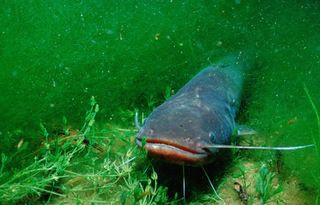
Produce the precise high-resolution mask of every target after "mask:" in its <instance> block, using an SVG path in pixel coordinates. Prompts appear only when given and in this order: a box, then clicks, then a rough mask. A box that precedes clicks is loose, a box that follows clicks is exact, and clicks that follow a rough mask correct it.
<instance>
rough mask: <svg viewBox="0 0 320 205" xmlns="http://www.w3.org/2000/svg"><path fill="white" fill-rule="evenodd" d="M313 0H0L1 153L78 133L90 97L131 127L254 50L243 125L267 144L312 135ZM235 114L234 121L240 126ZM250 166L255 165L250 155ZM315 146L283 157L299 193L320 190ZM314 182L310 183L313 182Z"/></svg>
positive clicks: (111, 118)
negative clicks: (198, 76) (217, 67)
mask: <svg viewBox="0 0 320 205" xmlns="http://www.w3.org/2000/svg"><path fill="white" fill-rule="evenodd" d="M319 10H320V5H319V3H318V2H317V1H312V0H309V1H278V0H277V1H276V0H270V1H256V0H250V1H241V0H233V1H191V0H190V1H183V2H180V1H175V0H171V1H98V0H97V1H72V2H71V1H62V0H56V1H39V2H34V1H6V0H4V1H2V2H1V6H0V93H1V98H0V109H1V110H0V111H1V115H0V120H1V123H0V132H1V135H0V137H1V138H0V142H1V150H0V152H5V153H7V154H10V153H12V152H14V151H15V149H16V148H15V145H16V144H17V143H18V142H19V141H20V140H21V139H22V138H23V139H24V140H25V141H26V142H29V143H30V147H29V148H30V149H32V145H33V144H39V143H40V141H41V140H43V139H39V137H38V135H36V134H34V133H37V132H38V131H39V130H40V128H39V123H40V122H43V123H44V124H45V125H46V127H47V129H48V130H49V131H52V130H54V129H56V128H57V127H60V126H61V124H62V117H63V116H67V119H68V123H69V124H71V125H72V126H74V127H79V126H80V122H82V121H83V116H84V115H85V112H86V109H87V107H88V106H87V105H88V102H89V99H90V97H91V96H95V98H96V100H97V101H98V102H99V104H100V112H99V115H98V116H97V119H96V120H97V121H98V122H101V123H105V122H111V123H118V124H122V125H126V126H131V125H132V121H133V120H132V113H133V111H134V109H139V110H142V111H146V112H148V111H150V110H151V109H152V107H153V106H155V105H158V104H160V103H161V102H162V101H163V100H164V95H165V91H166V89H167V88H170V89H173V90H175V91H177V90H178V89H179V88H180V87H181V86H183V85H184V84H185V83H186V82H187V81H188V80H189V79H190V78H191V77H192V76H193V75H194V74H195V73H197V72H198V71H199V70H201V69H202V68H204V67H205V66H206V65H208V64H210V63H212V62H214V61H215V60H216V59H219V58H220V57H223V56H224V55H227V54H228V53H230V52H234V51H239V50H252V51H253V52H254V53H255V54H256V56H257V65H256V67H254V68H253V70H252V71H251V73H250V76H249V78H248V86H247V89H246V92H247V93H246V94H245V96H246V99H244V100H245V106H244V109H242V110H241V113H240V118H244V119H245V123H246V124H248V125H250V126H252V127H254V128H255V129H257V130H258V131H259V132H260V133H261V136H260V135H259V137H262V138H263V139H262V140H261V141H262V143H263V144H264V145H287V146H289V145H300V144H309V143H313V142H312V137H317V133H318V131H317V124H316V116H315V114H314V112H313V110H312V107H311V105H310V103H309V101H308V99H307V96H306V94H305V92H304V90H303V85H304V84H305V85H306V86H307V87H308V89H309V91H310V94H311V96H312V98H313V100H314V102H315V104H316V106H318V107H320V100H319V99H320V92H319V90H318V89H319V78H320V70H319V64H320V63H319V62H320V58H319V54H320V39H319V38H320V37H319V32H320V27H319V25H320V12H319ZM241 116H243V117H241ZM258 157H259V156H258ZM317 160H318V159H317V158H316V154H315V151H314V149H308V150H304V151H297V152H290V153H284V154H283V161H284V165H285V167H286V169H288V170H293V171H294V173H295V175H296V176H298V177H299V178H300V179H301V180H302V181H303V182H304V183H305V184H306V186H308V187H313V188H316V187H317V185H318V183H319V182H320V176H319V173H318V172H317V170H319V169H320V167H319V164H318V163H319V161H317ZM315 179H316V180H315Z"/></svg>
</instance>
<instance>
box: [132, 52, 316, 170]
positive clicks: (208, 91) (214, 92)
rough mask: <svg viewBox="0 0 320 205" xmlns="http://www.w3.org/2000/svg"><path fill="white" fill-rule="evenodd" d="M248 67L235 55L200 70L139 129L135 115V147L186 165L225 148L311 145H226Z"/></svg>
mask: <svg viewBox="0 0 320 205" xmlns="http://www.w3.org/2000/svg"><path fill="white" fill-rule="evenodd" d="M240 54H241V53H240ZM240 58H241V59H240ZM249 66H250V64H246V62H245V61H244V60H243V57H242V56H241V55H237V56H229V57H227V58H224V59H222V60H221V61H219V62H218V63H217V64H215V65H211V66H208V67H207V68H205V69H203V70H202V71H201V72H200V73H198V74H197V75H196V76H194V77H193V78H192V79H191V80H190V81H189V82H188V83H187V84H186V85H185V86H183V87H182V88H181V89H180V90H179V91H178V92H177V93H176V94H175V95H174V96H172V97H171V98H170V99H168V100H167V101H165V102H164V103H163V104H161V105H160V106H159V107H157V108H156V109H155V110H154V111H153V112H152V113H151V114H150V116H149V117H148V118H147V119H146V120H145V122H144V124H143V125H142V127H140V125H139V123H138V119H137V115H136V126H137V127H138V129H139V132H138V134H137V136H136V143H137V144H138V145H139V146H140V147H142V146H143V147H144V149H146V150H147V151H148V154H149V155H151V156H154V157H157V158H160V159H163V160H165V161H167V162H172V163H175V164H181V165H190V166H202V165H203V164H207V163H210V162H212V161H213V160H214V159H215V155H216V153H217V152H218V151H219V149H225V148H244V149H276V150H293V149H300V148H306V147H310V146H313V145H304V146H296V147H252V146H233V145H230V143H231V136H232V135H233V134H234V133H236V132H235V130H236V123H235V117H236V114H237V111H238V108H239V104H240V97H241V92H242V87H243V81H244V76H245V72H246V71H247V70H248V69H249Z"/></svg>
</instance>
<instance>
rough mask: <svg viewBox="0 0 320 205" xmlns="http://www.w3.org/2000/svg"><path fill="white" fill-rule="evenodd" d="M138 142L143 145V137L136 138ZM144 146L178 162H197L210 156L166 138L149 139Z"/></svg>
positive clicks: (158, 154)
mask: <svg viewBox="0 0 320 205" xmlns="http://www.w3.org/2000/svg"><path fill="white" fill-rule="evenodd" d="M136 143H137V144H138V145H139V146H140V147H142V140H141V139H136ZM144 148H145V149H146V150H148V152H149V153H151V154H152V155H157V156H165V158H167V159H168V158H169V161H173V160H170V159H174V160H177V161H176V163H178V164H182V163H183V162H187V161H193V162H197V161H200V160H202V159H205V158H207V157H208V154H207V153H205V152H197V151H194V150H192V149H190V148H187V147H184V146H181V145H177V144H176V143H172V142H170V141H166V140H153V139H149V140H148V139H147V143H146V144H145V145H144Z"/></svg>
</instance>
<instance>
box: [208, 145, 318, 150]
mask: <svg viewBox="0 0 320 205" xmlns="http://www.w3.org/2000/svg"><path fill="white" fill-rule="evenodd" d="M308 147H314V144H308V145H300V146H291V147H258V146H241V145H219V144H214V145H209V146H206V147H204V148H206V149H208V150H210V149H254V150H284V151H290V150H297V149H305V148H308Z"/></svg>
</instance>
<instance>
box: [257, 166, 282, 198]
mask: <svg viewBox="0 0 320 205" xmlns="http://www.w3.org/2000/svg"><path fill="white" fill-rule="evenodd" d="M274 177H275V174H274V173H271V172H270V171H269V169H268V168H267V166H266V165H262V166H261V168H260V170H259V173H258V174H257V176H256V191H257V192H258V194H259V198H260V204H265V203H266V202H267V201H268V200H270V199H271V198H272V197H273V196H275V195H276V194H279V193H280V192H282V191H283V190H282V188H281V186H279V185H278V186H277V187H274V181H273V180H274Z"/></svg>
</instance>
